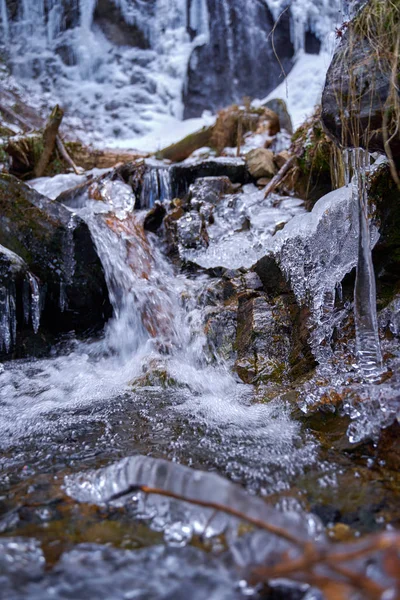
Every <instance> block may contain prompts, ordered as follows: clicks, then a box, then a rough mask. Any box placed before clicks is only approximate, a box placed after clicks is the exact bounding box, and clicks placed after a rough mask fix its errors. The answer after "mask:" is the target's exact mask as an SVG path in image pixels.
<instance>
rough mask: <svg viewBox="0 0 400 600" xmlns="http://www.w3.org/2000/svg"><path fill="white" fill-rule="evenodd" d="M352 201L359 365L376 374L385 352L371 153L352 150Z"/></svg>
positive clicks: (363, 371) (360, 367)
mask: <svg viewBox="0 0 400 600" xmlns="http://www.w3.org/2000/svg"><path fill="white" fill-rule="evenodd" d="M352 167H353V172H354V177H353V203H354V205H355V206H357V210H358V219H359V227H360V231H359V243H358V263H357V275H356V284H355V288H354V320H355V326H356V356H357V367H358V368H359V369H360V371H361V372H362V373H364V374H365V375H376V374H377V373H378V372H379V371H380V370H381V368H382V354H381V348H380V341H379V332H378V317H377V311H376V287H375V273H374V267H373V264H372V254H371V240H370V231H369V218H368V189H367V181H366V179H367V170H368V168H369V153H368V152H366V151H365V150H362V149H359V148H357V149H355V150H354V151H353V152H352Z"/></svg>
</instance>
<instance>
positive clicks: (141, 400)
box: [0, 181, 314, 490]
mask: <svg viewBox="0 0 400 600" xmlns="http://www.w3.org/2000/svg"><path fill="white" fill-rule="evenodd" d="M40 185H41V189H42V191H43V192H46V189H45V186H44V185H43V183H40ZM52 185H53V183H52V182H51V181H49V186H50V188H52ZM50 188H49V189H50ZM100 191H101V196H102V199H103V201H99V200H96V201H93V200H87V201H86V204H85V205H84V206H83V207H82V208H81V209H79V210H78V213H79V215H80V216H81V217H82V218H83V219H84V220H86V222H87V224H88V226H89V228H90V230H91V233H92V237H93V239H94V242H95V245H96V247H97V251H98V254H99V257H100V259H101V261H102V264H103V268H104V271H105V275H106V280H107V284H108V288H109V293H110V300H111V302H112V305H113V308H114V318H113V319H111V321H110V322H109V323H108V325H107V326H106V329H105V333H104V336H103V337H102V339H100V340H97V341H92V342H90V341H88V342H84V343H83V342H76V341H75V342H73V343H72V344H71V345H70V346H69V349H68V350H66V349H65V348H63V347H61V349H60V353H59V354H58V355H57V352H55V356H54V357H53V358H49V359H43V360H37V361H35V362H34V370H35V377H34V379H32V375H31V373H32V363H31V362H30V361H29V360H27V361H21V362H20V363H19V364H18V365H13V364H12V363H10V364H9V365H6V367H5V369H4V371H3V373H2V375H1V377H2V381H1V383H2V386H1V388H0V399H1V400H2V401H4V403H5V404H4V407H3V408H4V410H3V411H2V416H1V419H0V420H1V423H2V427H1V431H2V433H1V437H0V443H1V445H2V447H4V448H5V447H9V446H10V445H13V444H14V443H15V441H16V440H17V439H20V440H21V439H24V438H26V437H27V436H28V437H29V436H37V435H38V434H39V433H40V434H42V435H43V439H47V437H48V436H50V439H51V435H52V433H51V432H52V430H53V426H52V415H53V414H54V413H55V414H59V418H60V420H59V424H60V427H61V426H62V425H61V423H62V422H63V423H65V425H64V426H65V427H67V428H68V427H70V426H71V424H70V423H74V424H75V425H74V427H75V426H77V427H79V422H80V419H81V418H83V419H84V417H79V411H85V410H88V411H92V410H95V407H98V408H96V410H99V411H102V410H109V409H108V408H106V409H103V408H102V407H103V406H106V407H111V406H112V405H113V404H114V403H120V402H121V398H124V397H127V398H132V399H133V400H132V401H133V407H132V408H131V409H130V410H131V411H134V413H135V414H136V413H137V417H136V421H137V426H136V430H137V427H139V430H137V434H136V435H140V433H139V432H140V428H142V429H143V431H147V429H146V427H145V422H146V420H147V419H148V420H149V421H150V423H152V424H153V425H152V427H154V428H155V430H154V432H152V433H151V434H147V435H150V439H152V437H154V436H155V435H156V432H157V431H158V430H159V429H160V430H163V429H164V428H168V431H169V433H168V434H165V436H164V437H163V439H162V440H160V441H159V445H160V448H161V447H164V446H166V447H165V448H164V450H163V453H164V456H170V457H171V458H174V457H175V458H177V459H178V460H186V458H185V457H188V456H190V460H191V461H198V463H199V464H208V465H212V464H214V465H216V466H218V468H219V469H221V470H223V471H224V472H226V473H229V474H230V475H231V477H233V478H237V479H240V480H243V481H245V482H247V483H248V484H249V485H254V486H255V487H256V488H259V487H260V485H263V486H264V488H265V489H271V490H272V489H281V488H282V487H285V486H287V485H288V483H287V482H288V481H289V480H290V478H291V477H292V476H293V474H294V472H298V471H299V470H301V469H302V468H303V467H304V465H305V464H309V463H310V462H311V463H312V462H313V460H314V445H313V444H312V443H310V444H302V445H299V444H298V443H297V440H298V438H299V436H300V430H299V427H298V426H297V425H296V424H295V423H294V422H293V421H291V419H290V417H289V414H288V411H287V410H286V409H285V408H284V407H282V405H280V404H279V403H274V402H272V403H270V404H269V405H258V404H256V405H251V403H250V399H251V396H252V393H253V392H252V388H251V387H250V386H246V385H244V384H242V383H238V381H237V380H236V378H235V376H234V375H233V374H232V373H231V371H230V368H229V367H228V366H227V365H226V364H225V363H224V361H223V360H220V359H216V358H215V356H214V354H213V352H212V350H211V349H210V348H209V344H208V341H207V338H206V335H205V331H204V318H205V314H206V307H205V306H204V300H200V299H201V298H203V299H204V298H205V297H206V296H207V289H208V286H209V284H210V282H209V280H208V278H203V277H198V278H196V279H194V280H191V279H189V278H187V277H184V276H183V275H177V274H176V272H175V269H174V268H173V266H172V265H171V264H170V263H169V262H168V260H167V259H166V258H165V256H163V254H162V252H161V251H160V249H159V248H158V247H157V246H158V240H157V239H156V238H155V237H154V236H153V234H146V233H145V232H144V230H143V225H142V219H143V217H144V213H143V212H137V211H133V207H134V205H135V201H136V199H135V197H134V194H133V193H132V190H131V188H130V187H129V186H128V185H125V184H123V183H122V182H120V181H107V182H105V183H104V184H103V185H102V186H101V187H100ZM36 298H37V296H35V301H36ZM36 305H37V304H35V306H36ZM32 310H33V302H32ZM31 314H32V313H31ZM170 386H172V388H170ZM165 387H166V390H164V388H165ZM169 389H171V390H173V392H172V391H168V390H169ZM163 390H164V391H163ZM32 397H33V398H34V400H33V401H31V399H32ZM159 398H165V400H164V401H163V402H164V407H160V406H159V400H158V399H159ZM135 407H136V408H135ZM135 411H136V412H135ZM16 412H17V413H18V414H19V418H18V419H15V414H16ZM144 417H145V421H143V419H144ZM70 420H72V421H70ZM140 423H142V424H141V425H140ZM250 431H251V436H249V432H250ZM196 436H197V437H196ZM198 436H200V438H199V439H198ZM194 440H196V442H195V443H194ZM244 440H246V441H245V442H244ZM147 443H149V442H147ZM193 445H194V446H195V447H196V449H195V450H194V448H193ZM111 447H112V446H111ZM139 447H140V446H139ZM131 452H132V450H131ZM293 452H296V456H297V461H296V465H295V466H294V465H293V463H292V461H291V460H290V458H289V457H291V456H292V453H293ZM278 467H279V468H278ZM284 473H286V475H284Z"/></svg>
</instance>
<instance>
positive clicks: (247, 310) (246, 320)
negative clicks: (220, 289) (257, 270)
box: [236, 293, 291, 383]
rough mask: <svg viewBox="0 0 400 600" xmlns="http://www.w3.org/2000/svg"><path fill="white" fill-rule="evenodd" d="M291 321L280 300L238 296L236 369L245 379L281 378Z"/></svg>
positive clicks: (264, 380) (253, 381)
mask: <svg viewBox="0 0 400 600" xmlns="http://www.w3.org/2000/svg"><path fill="white" fill-rule="evenodd" d="M290 334H291V322H290V319H289V315H288V313H287V311H286V309H285V307H284V306H283V304H282V303H277V304H272V303H271V302H269V301H268V298H267V296H266V295H265V294H264V295H258V296H252V295H251V294H249V293H245V294H242V295H240V296H239V308H238V323H237V333H236V348H237V354H238V359H237V361H236V370H237V373H238V375H239V377H240V378H241V379H242V380H243V381H244V382H245V383H266V382H268V381H273V382H281V381H282V378H283V376H284V374H285V371H286V369H287V366H288V364H289V355H290V347H291V339H290Z"/></svg>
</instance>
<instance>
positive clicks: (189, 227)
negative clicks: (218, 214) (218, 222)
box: [177, 210, 207, 248]
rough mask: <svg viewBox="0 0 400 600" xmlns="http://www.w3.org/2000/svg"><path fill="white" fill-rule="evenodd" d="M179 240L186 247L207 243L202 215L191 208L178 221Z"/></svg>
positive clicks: (195, 246)
mask: <svg viewBox="0 0 400 600" xmlns="http://www.w3.org/2000/svg"><path fill="white" fill-rule="evenodd" d="M177 241H178V244H180V245H182V246H183V247H184V248H198V247H199V246H204V245H207V232H206V229H205V226H204V221H203V218H202V216H201V215H200V214H199V213H198V212H197V211H196V210H191V211H190V212H188V213H186V214H185V215H184V216H183V217H182V218H181V219H179V221H178V223H177Z"/></svg>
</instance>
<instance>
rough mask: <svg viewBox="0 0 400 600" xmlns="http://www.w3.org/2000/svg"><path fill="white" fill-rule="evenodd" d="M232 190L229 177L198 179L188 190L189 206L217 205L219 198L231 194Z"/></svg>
mask: <svg viewBox="0 0 400 600" xmlns="http://www.w3.org/2000/svg"><path fill="white" fill-rule="evenodd" d="M233 193H234V189H233V187H232V184H231V182H230V179H229V177H226V176H225V177H199V178H198V179H196V181H195V182H194V183H193V184H192V185H191V186H190V188H189V196H190V198H191V205H192V206H193V201H194V200H196V202H197V203H203V202H207V203H209V204H212V205H214V206H215V205H216V204H218V202H219V200H220V199H221V196H223V195H225V194H233Z"/></svg>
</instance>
